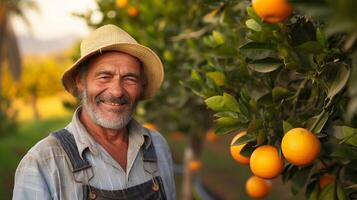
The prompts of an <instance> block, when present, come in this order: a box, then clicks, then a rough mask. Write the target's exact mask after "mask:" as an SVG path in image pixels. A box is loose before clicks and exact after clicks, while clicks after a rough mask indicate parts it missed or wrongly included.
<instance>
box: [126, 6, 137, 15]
mask: <svg viewBox="0 0 357 200" xmlns="http://www.w3.org/2000/svg"><path fill="white" fill-rule="evenodd" d="M128 15H129V16H130V17H136V16H138V15H139V9H138V8H137V7H135V6H129V8H128Z"/></svg>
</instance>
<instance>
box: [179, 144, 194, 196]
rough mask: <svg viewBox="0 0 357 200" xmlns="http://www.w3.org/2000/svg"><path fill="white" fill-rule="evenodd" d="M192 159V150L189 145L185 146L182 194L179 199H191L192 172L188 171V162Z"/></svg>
mask: <svg viewBox="0 0 357 200" xmlns="http://www.w3.org/2000/svg"><path fill="white" fill-rule="evenodd" d="M192 159H193V150H192V148H191V146H190V145H187V146H186V148H185V152H184V158H183V176H182V194H181V199H183V200H191V199H192V189H191V188H192V172H191V171H190V169H189V163H190V160H192Z"/></svg>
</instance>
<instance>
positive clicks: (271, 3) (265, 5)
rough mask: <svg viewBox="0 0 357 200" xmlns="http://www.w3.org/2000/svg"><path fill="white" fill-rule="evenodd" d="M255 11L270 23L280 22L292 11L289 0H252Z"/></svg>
mask: <svg viewBox="0 0 357 200" xmlns="http://www.w3.org/2000/svg"><path fill="white" fill-rule="evenodd" d="M252 6H253V9H254V11H255V13H256V14H257V15H258V16H259V17H261V18H262V19H263V21H266V22H269V23H279V22H282V21H284V20H285V19H287V18H288V17H289V16H290V15H291V13H292V10H293V9H292V6H291V5H290V4H289V2H288V0H252Z"/></svg>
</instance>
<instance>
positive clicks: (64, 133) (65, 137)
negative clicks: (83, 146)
mask: <svg viewBox="0 0 357 200" xmlns="http://www.w3.org/2000/svg"><path fill="white" fill-rule="evenodd" d="M52 135H53V136H54V137H55V138H57V140H58V141H59V142H60V143H61V146H62V147H63V149H64V151H65V152H66V153H67V155H68V158H69V160H70V161H71V164H72V168H73V171H72V172H78V171H81V170H84V169H87V168H90V167H91V165H90V164H89V162H88V161H87V160H86V159H82V158H81V156H80V155H79V152H78V147H77V144H76V141H75V140H74V136H73V135H72V134H71V133H70V132H69V131H68V130H66V129H60V130H58V131H56V132H54V133H52Z"/></svg>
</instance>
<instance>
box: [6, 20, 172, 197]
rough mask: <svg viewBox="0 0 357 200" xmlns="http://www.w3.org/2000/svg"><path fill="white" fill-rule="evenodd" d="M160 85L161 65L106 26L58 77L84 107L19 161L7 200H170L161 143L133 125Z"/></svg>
mask: <svg viewBox="0 0 357 200" xmlns="http://www.w3.org/2000/svg"><path fill="white" fill-rule="evenodd" d="M162 81H163V66H162V64H161V61H160V59H159V57H158V56H157V55H156V54H155V53H154V52H153V51H152V50H150V49H149V48H147V47H144V46H142V45H140V44H138V43H137V42H136V41H135V40H134V39H133V38H132V37H131V36H130V35H129V34H127V33H126V32H125V31H123V30H122V29H120V28H118V27H116V26H114V25H105V26H102V27H100V28H98V29H97V30H95V31H94V32H93V33H91V34H90V35H89V36H88V37H87V38H86V39H84V40H83V41H82V43H81V58H79V60H78V61H77V62H76V63H75V64H73V66H72V67H71V68H70V69H69V70H67V71H66V72H65V73H64V75H63V77H62V83H63V85H64V87H65V89H66V90H67V91H68V92H69V93H71V94H72V95H74V96H76V97H78V98H79V99H80V100H81V102H82V106H81V107H79V108H78V109H77V110H76V111H75V113H74V115H73V119H72V121H71V122H70V123H69V125H68V126H67V127H66V128H65V129H61V130H59V131H56V132H55V133H52V134H50V135H49V136H48V137H46V138H44V139H43V140H42V141H40V142H39V143H37V144H36V145H35V146H34V147H33V148H32V149H30V150H29V152H28V153H27V154H26V155H25V157H24V158H23V159H22V161H21V162H20V164H19V166H18V168H17V171H16V175H15V187H14V194H13V199H16V200H28V199H65V200H67V199H68V200H73V199H100V200H101V199H175V198H176V197H175V184H174V179H173V170H172V169H173V166H172V165H173V164H172V159H171V155H170V151H169V148H168V145H167V143H166V141H165V139H164V138H163V137H162V136H161V135H160V133H158V132H156V131H153V130H149V129H145V128H143V127H142V126H141V125H140V124H139V123H138V122H136V121H135V120H134V119H133V118H132V113H133V111H134V109H135V107H136V105H137V103H138V101H139V100H142V99H147V98H150V97H151V96H153V95H154V94H155V92H156V91H157V90H158V89H159V88H160V85H161V83H162Z"/></svg>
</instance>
